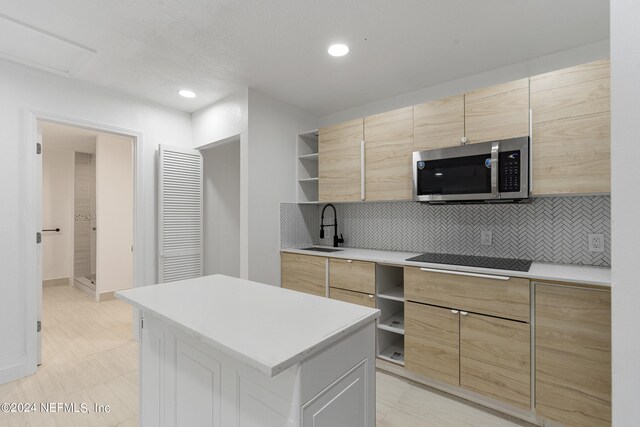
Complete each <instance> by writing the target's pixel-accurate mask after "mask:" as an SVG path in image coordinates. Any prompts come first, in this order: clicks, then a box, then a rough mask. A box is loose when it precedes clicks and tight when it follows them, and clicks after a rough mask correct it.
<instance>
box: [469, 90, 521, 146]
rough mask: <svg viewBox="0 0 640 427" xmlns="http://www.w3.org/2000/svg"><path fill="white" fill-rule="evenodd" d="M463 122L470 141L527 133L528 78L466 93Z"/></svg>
mask: <svg viewBox="0 0 640 427" xmlns="http://www.w3.org/2000/svg"><path fill="white" fill-rule="evenodd" d="M464 126H465V136H466V137H467V140H468V141H469V142H470V143H476V142H485V141H494V140H497V139H507V138H516V137H520V136H527V135H529V79H521V80H515V81H512V82H508V83H503V84H499V85H496V86H491V87H487V88H483V89H478V90H474V91H473V92H469V93H466V94H465V95H464Z"/></svg>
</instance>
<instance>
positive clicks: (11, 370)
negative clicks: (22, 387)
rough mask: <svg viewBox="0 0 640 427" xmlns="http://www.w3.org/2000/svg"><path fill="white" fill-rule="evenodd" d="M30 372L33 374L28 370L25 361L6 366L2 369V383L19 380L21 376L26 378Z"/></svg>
mask: <svg viewBox="0 0 640 427" xmlns="http://www.w3.org/2000/svg"><path fill="white" fill-rule="evenodd" d="M30 374H32V372H28V370H27V367H26V365H25V364H24V363H18V364H15V365H11V366H7V367H6V368H2V369H0V384H6V383H8V382H11V381H15V380H19V379H20V378H24V377H26V376H27V375H30Z"/></svg>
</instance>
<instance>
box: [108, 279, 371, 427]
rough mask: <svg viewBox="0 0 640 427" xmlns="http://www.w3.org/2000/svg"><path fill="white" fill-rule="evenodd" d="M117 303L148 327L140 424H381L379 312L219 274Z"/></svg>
mask: <svg viewBox="0 0 640 427" xmlns="http://www.w3.org/2000/svg"><path fill="white" fill-rule="evenodd" d="M116 295H117V297H118V298H121V299H123V300H125V301H127V302H129V303H130V304H132V305H133V306H135V307H137V308H139V309H140V310H141V312H142V315H143V319H144V323H143V327H142V331H141V343H140V424H141V425H142V426H154V427H156V426H189V427H195V426H215V427H236V426H237V427H253V426H256V427H257V426H260V427H271V426H274V427H275V426H279V427H280V426H282V427H284V426H288V427H291V426H314V427H360V426H362V427H373V426H374V425H375V419H376V417H375V415H376V412H375V319H376V318H377V317H378V315H379V311H378V310H376V309H371V308H366V307H362V306H358V305H353V304H347V303H344V302H341V301H335V300H331V299H328V298H322V297H317V296H313V295H307V294H304V293H300V292H295V291H291V290H287V289H281V288H279V287H274V286H268V285H263V284H260V283H256V282H250V281H247V280H240V279H236V278H232V277H227V276H222V275H213V276H206V277H201V278H197V279H191V280H184V281H179V282H173V283H168V284H162V285H156V286H146V287H140V288H134V289H129V290H125V291H120V292H117V294H116Z"/></svg>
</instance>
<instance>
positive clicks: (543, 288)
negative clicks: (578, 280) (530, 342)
mask: <svg viewBox="0 0 640 427" xmlns="http://www.w3.org/2000/svg"><path fill="white" fill-rule="evenodd" d="M535 286H536V288H535V295H536V297H535V299H536V303H535V307H536V413H537V414H538V415H541V416H543V417H546V418H549V419H552V420H554V421H557V422H560V423H563V424H564V425H567V426H587V425H588V426H610V425H611V292H610V291H609V290H598V289H586V288H576V287H570V286H554V285H540V284H537V285H535Z"/></svg>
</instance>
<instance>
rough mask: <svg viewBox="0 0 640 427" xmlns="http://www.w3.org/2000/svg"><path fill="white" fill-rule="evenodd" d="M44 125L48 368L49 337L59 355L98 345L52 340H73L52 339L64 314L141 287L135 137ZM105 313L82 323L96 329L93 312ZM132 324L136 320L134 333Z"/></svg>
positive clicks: (42, 266) (40, 358)
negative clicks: (137, 278)
mask: <svg viewBox="0 0 640 427" xmlns="http://www.w3.org/2000/svg"><path fill="white" fill-rule="evenodd" d="M37 127H38V132H39V138H40V141H41V154H42V156H41V159H42V165H41V176H42V186H41V192H40V193H41V215H42V237H41V243H42V244H41V245H40V248H41V256H40V260H41V262H40V271H41V277H42V289H41V293H40V295H41V299H40V304H41V307H42V306H44V307H43V308H41V310H40V311H41V315H44V318H42V325H43V326H42V333H40V334H39V335H40V338H39V340H38V346H39V349H38V364H41V363H42V361H43V359H44V362H45V363H46V362H47V351H45V352H44V358H43V349H42V342H43V339H42V338H43V337H42V335H44V336H45V338H47V339H45V340H44V342H45V345H48V346H49V347H50V348H51V349H53V348H68V347H69V345H76V344H77V346H78V348H83V347H87V346H88V347H90V343H86V342H80V341H81V340H82V337H83V335H82V334H78V335H77V339H75V340H72V341H71V343H72V344H65V343H63V342H54V341H52V339H53V338H52V337H54V338H55V337H59V338H60V340H63V341H64V340H66V339H67V338H68V337H66V336H64V335H60V334H55V333H53V334H51V335H50V336H48V335H47V331H53V332H55V331H57V330H59V329H60V328H62V327H65V325H63V324H62V323H61V324H57V323H56V322H58V323H60V322H62V320H60V319H65V321H68V320H69V319H68V316H66V317H64V316H61V315H60V314H61V313H63V311H65V310H68V308H70V307H71V306H74V304H77V302H78V301H77V299H78V296H77V295H80V294H81V295H83V297H84V298H89V299H91V300H92V301H93V303H94V304H102V303H103V302H104V301H109V300H113V298H114V292H115V291H118V290H122V289H128V288H131V287H133V285H134V252H133V251H134V236H135V232H134V231H135V223H134V211H135V209H134V194H135V185H134V183H135V178H134V177H135V163H134V139H133V138H132V137H131V136H127V135H119V134H114V133H109V132H104V131H101V130H98V129H89V128H82V127H77V126H71V125H67V124H61V123H55V122H50V121H45V120H38V121H37ZM73 292H76V294H73ZM64 296H66V298H67V300H68V302H69V307H66V306H65V304H64ZM61 300H62V301H61ZM48 304H51V306H47V305H48ZM90 304H91V303H89V305H90ZM52 307H53V308H52ZM105 308H106V307H100V308H98V306H97V305H96V306H95V309H89V310H86V311H87V312H86V313H84V315H83V319H82V320H80V319H78V321H79V322H86V325H87V327H89V325H90V324H91V322H92V321H93V320H94V319H92V318H91V316H92V315H93V313H99V312H104V311H105ZM96 315H97V314H96ZM96 321H98V320H96ZM131 322H132V317H131V316H128V317H127V319H126V323H127V330H129V331H130V330H131ZM88 338H89V337H88V336H85V340H86V339H88ZM60 340H58V341H60ZM45 350H46V349H45ZM96 350H97V349H96ZM57 353H58V352H57V351H56V354H57ZM49 354H51V353H49ZM69 354H74V353H73V351H71V352H70V353H69Z"/></svg>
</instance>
